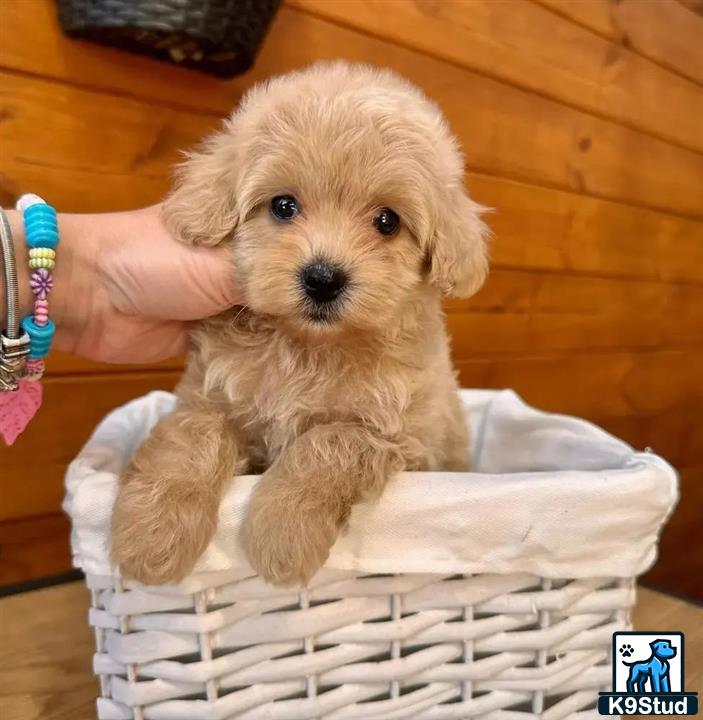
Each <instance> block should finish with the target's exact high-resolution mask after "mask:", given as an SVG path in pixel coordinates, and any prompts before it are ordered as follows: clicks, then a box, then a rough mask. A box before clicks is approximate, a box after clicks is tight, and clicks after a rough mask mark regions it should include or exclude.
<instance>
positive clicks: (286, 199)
mask: <svg viewBox="0 0 703 720" xmlns="http://www.w3.org/2000/svg"><path fill="white" fill-rule="evenodd" d="M480 215H481V208H480V207H479V206H478V205H477V204H475V203H474V202H472V201H471V200H470V199H469V198H468V197H467V196H466V194H465V192H464V187H463V161H462V157H461V154H460V152H459V150H458V147H457V143H456V142H455V140H454V138H453V136H452V135H451V133H450V131H449V129H448V127H447V125H446V123H445V121H444V119H443V117H442V115H441V113H440V111H439V110H438V108H437V107H436V106H435V105H434V104H433V103H432V102H430V101H429V100H428V99H427V98H426V97H425V96H424V95H423V94H422V93H421V92H420V91H419V90H418V89H417V88H415V87H414V86H412V85H410V84H409V83H407V82H406V81H404V80H402V79H401V78H399V77H397V76H395V75H393V74H392V73H390V72H387V71H380V70H375V69H372V68H369V67H365V66H358V65H348V64H344V63H332V64H319V65H315V66H313V67H311V68H309V69H307V70H304V71H300V72H294V73H291V74H288V75H285V76H282V77H279V78H275V79H273V80H271V81H269V82H267V83H264V84H262V85H259V86H257V87H255V88H253V89H252V90H251V91H250V92H249V93H248V94H247V95H246V97H245V98H244V99H243V101H242V103H241V105H240V107H239V109H238V110H236V111H235V113H234V114H233V115H232V116H231V118H230V119H229V120H227V121H226V122H225V123H224V126H223V129H222V130H221V131H220V132H217V133H216V134H214V135H212V136H211V137H209V138H208V139H207V140H206V141H205V143H204V144H203V146H202V147H201V148H200V149H199V150H198V151H197V152H195V153H193V154H191V155H190V156H189V158H188V160H187V161H186V162H185V163H184V164H183V166H182V167H181V169H180V172H179V175H178V182H177V185H176V188H175V190H174V191H173V193H172V194H171V195H170V197H169V198H168V199H167V201H166V203H165V205H164V218H165V221H166V223H167V224H168V227H169V228H170V230H171V231H172V232H173V234H174V235H175V236H176V237H177V238H178V239H179V240H181V241H182V242H184V243H189V244H193V245H208V246H213V245H217V244H219V243H226V244H227V246H228V247H230V248H231V258H232V268H233V273H234V276H235V277H236V281H237V282H238V283H239V285H240V287H241V288H242V290H243V293H244V297H245V300H246V304H245V305H242V306H240V307H235V308H232V309H231V310H230V311H227V312H225V313H222V314H221V315H219V316H217V317H214V318H211V319H209V320H205V321H203V322H202V323H200V324H199V325H198V326H197V327H196V329H195V330H194V332H193V349H192V352H191V355H190V359H189V363H188V368H187V370H186V373H185V376H184V378H183V380H182V382H181V384H180V386H179V388H178V390H177V396H178V402H177V406H176V409H175V411H174V412H173V414H172V415H170V416H168V417H165V418H163V419H162V420H161V421H160V422H159V423H158V425H157V426H156V427H155V428H154V430H153V431H152V433H151V435H150V436H149V437H148V438H147V440H146V441H145V442H144V443H143V445H142V446H141V447H140V448H139V449H138V450H137V452H136V454H135V456H134V458H133V460H132V462H131V464H130V465H129V467H128V468H127V470H126V471H125V473H124V476H123V477H122V480H121V484H120V488H119V494H118V497H117V501H116V505H115V510H114V516H113V526H112V557H113V559H114V561H115V563H116V564H118V565H119V566H120V568H121V570H122V573H123V574H124V575H125V576H127V577H131V578H136V579H137V580H140V581H142V582H145V583H163V582H171V581H177V580H179V579H181V578H182V577H183V576H184V575H186V574H187V573H188V572H190V571H191V570H192V568H193V566H194V564H195V562H196V560H197V559H198V557H199V556H200V554H201V553H202V552H203V550H204V549H205V548H206V546H207V544H208V542H209V541H210V539H211V537H212V534H213V531H214V528H215V524H216V518H217V509H218V504H219V501H220V496H221V493H222V488H223V484H224V483H225V482H226V481H227V480H229V479H230V478H232V477H233V476H235V475H237V474H242V473H250V472H256V473H263V476H262V478H261V480H260V482H259V483H258V485H257V487H256V490H255V492H254V494H253V497H252V499H251V503H250V505H249V508H248V514H247V517H246V521H245V524H244V528H243V531H242V532H243V536H242V539H243V542H244V544H245V547H246V549H247V552H248V555H249V558H250V561H251V564H252V566H253V567H254V568H255V570H256V571H257V572H259V573H260V574H261V575H262V576H263V577H264V578H266V579H267V580H269V581H271V582H274V583H278V584H301V583H305V582H306V581H308V580H309V579H310V577H311V576H312V575H313V574H314V573H315V572H316V571H317V570H318V568H319V567H320V566H321V565H322V564H323V563H324V562H325V559H326V558H327V556H328V554H329V550H330V547H331V546H332V544H333V543H334V541H335V539H336V537H337V535H338V533H339V532H340V529H341V528H342V527H343V526H344V524H345V522H346V520H347V518H348V517H349V513H350V511H351V509H352V507H353V506H354V504H355V503H357V502H359V501H361V500H365V499H368V498H375V497H378V496H379V495H380V493H381V492H382V491H383V488H384V486H385V484H386V481H387V480H388V478H389V476H391V475H392V474H393V473H394V472H396V471H398V470H403V469H426V470H442V469H444V470H459V469H466V468H467V467H468V462H469V459H468V456H467V445H468V441H467V430H466V426H465V422H464V419H463V417H462V413H461V410H460V406H459V401H458V396H457V381H456V378H455V374H454V371H453V369H452V366H451V361H450V356H449V349H448V341H447V335H446V331H445V327H444V321H443V314H442V308H441V299H442V295H443V294H449V295H458V296H462V297H466V296H469V295H471V294H472V293H474V292H475V291H476V290H477V289H478V288H479V287H480V285H481V284H482V282H483V280H484V278H485V276H486V272H487V260H486V248H485V235H486V229H485V226H484V224H483V222H482V221H481V219H480ZM232 541H233V542H235V538H233V539H232Z"/></svg>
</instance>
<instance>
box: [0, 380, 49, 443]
mask: <svg viewBox="0 0 703 720" xmlns="http://www.w3.org/2000/svg"><path fill="white" fill-rule="evenodd" d="M41 401H42V386H41V383H38V382H28V381H27V380H22V381H20V386H19V389H18V390H16V391H15V392H0V435H2V437H3V439H4V440H5V444H6V445H12V443H14V442H15V440H17V438H18V437H19V436H20V435H21V434H22V432H23V431H24V429H25V428H26V427H27V425H29V422H30V420H31V419H32V418H33V417H34V416H35V415H36V412H37V410H39V408H40V407H41Z"/></svg>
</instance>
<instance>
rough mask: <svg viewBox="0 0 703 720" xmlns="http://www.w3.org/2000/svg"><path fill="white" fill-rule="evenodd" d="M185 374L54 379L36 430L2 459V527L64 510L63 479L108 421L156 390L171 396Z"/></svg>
mask: <svg viewBox="0 0 703 720" xmlns="http://www.w3.org/2000/svg"><path fill="white" fill-rule="evenodd" d="M179 376H180V373H178V372H159V373H150V374H138V373H125V374H122V375H98V376H85V377H80V378H70V377H69V378H48V379H47V380H46V381H45V382H44V403H43V405H42V408H41V411H40V412H39V413H38V415H37V416H36V418H35V419H34V420H33V421H32V425H31V427H30V428H29V429H28V430H27V432H26V433H24V434H23V435H22V436H21V437H20V438H19V439H18V440H17V441H16V442H15V444H14V445H13V446H12V447H11V448H10V449H9V450H8V449H6V448H3V451H2V453H0V478H2V483H0V521H2V520H9V519H18V518H23V517H24V518H26V517H32V516H36V515H49V514H52V513H56V512H57V511H58V510H59V509H60V507H61V500H62V498H63V476H64V473H65V471H66V467H67V465H68V463H69V462H70V461H71V460H72V459H73V458H74V457H75V455H76V453H77V452H78V451H79V450H80V448H81V447H82V445H83V444H84V443H85V441H86V440H87V439H88V437H89V436H90V433H91V432H92V431H93V430H94V428H95V426H96V425H97V424H98V423H99V422H100V420H102V418H103V417H104V416H105V415H106V414H107V413H109V412H110V411H111V410H113V409H114V408H116V407H117V406H118V405H122V404H123V403H125V402H127V401H128V400H131V399H133V398H135V397H138V396H140V395H143V394H144V393H147V392H149V391H151V390H156V389H165V390H171V389H172V388H173V387H174V385H175V384H176V382H177V381H178V378H179Z"/></svg>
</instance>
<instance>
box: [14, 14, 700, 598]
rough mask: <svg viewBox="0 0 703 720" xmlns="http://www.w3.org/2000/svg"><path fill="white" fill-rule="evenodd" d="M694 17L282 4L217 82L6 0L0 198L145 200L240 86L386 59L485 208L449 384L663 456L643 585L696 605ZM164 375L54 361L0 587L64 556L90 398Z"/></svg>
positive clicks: (24, 463)
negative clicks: (485, 276) (663, 489)
mask: <svg viewBox="0 0 703 720" xmlns="http://www.w3.org/2000/svg"><path fill="white" fill-rule="evenodd" d="M29 6H31V8H32V11H31V12H28V8H29ZM697 8H699V9H698V10H697ZM699 12H700V5H699V4H698V5H697V0H685V2H680V1H679V0H658V1H655V0H619V1H618V2H616V1H615V0H581V1H578V0H573V1H570V0H464V1H456V2H455V1H453V0H445V1H442V0H415V1H412V0H385V1H383V0H288V2H287V3H286V4H285V5H284V7H283V8H282V9H281V11H280V13H279V15H278V16H277V18H276V20H275V22H274V25H273V28H272V30H271V32H270V34H269V36H268V38H267V40H266V44H265V47H264V48H263V51H262V53H261V56H260V58H259V61H258V63H257V65H256V67H255V69H254V70H253V71H252V72H250V73H249V74H248V75H247V76H246V77H243V78H239V79H237V80H234V81H231V82H221V81H217V80H214V79H210V78H208V77H205V76H201V75H198V74H195V73H190V72H187V71H183V70H179V69H178V68H174V67H170V66H167V65H161V64H158V63H155V62H152V61H150V60H148V59H144V58H139V57H136V56H131V55H127V54H122V53H119V52H116V51H111V50H108V49H103V48H99V47H97V46H93V45H90V44H85V43H82V42H76V41H71V40H68V39H66V38H64V37H63V36H62V35H61V33H60V31H59V30H58V27H57V23H56V20H55V16H54V9H53V2H51V1H50V0H4V1H3V2H2V3H0V29H1V30H2V32H1V33H0V34H1V40H0V201H2V202H3V203H10V202H11V201H13V200H14V199H15V198H16V196H17V195H18V194H20V193H21V192H23V191H26V190H33V191H36V192H38V193H40V194H42V195H45V196H46V197H47V198H50V199H51V200H52V201H53V203H54V204H56V205H57V206H58V208H59V209H61V210H71V211H89V210H90V211H105V210H114V209H121V208H132V207H137V206H141V205H144V204H147V203H151V202H154V201H156V200H158V199H159V198H160V197H161V196H162V194H163V193H164V191H165V190H166V189H167V187H168V184H169V181H168V175H169V167H170V166H171V164H172V163H173V162H174V160H175V159H176V157H177V150H178V149H179V148H185V147H188V146H190V145H192V144H194V143H195V142H196V141H197V140H198V138H200V137H201V136H202V135H203V134H204V133H206V132H207V131H208V130H210V129H211V128H213V127H215V126H216V124H217V122H218V118H219V117H221V116H222V115H223V114H225V113H227V112H228V111H229V110H230V109H231V108H232V107H233V106H234V105H235V104H236V102H237V100H238V98H239V97H240V95H241V93H242V91H243V90H245V89H246V88H247V87H248V86H250V85H251V84H252V83H253V82H254V81H256V80H259V79H261V78H264V77H267V76H268V75H270V74H272V73H277V72H280V71H284V70H288V69H290V68H295V67H301V66H304V65H306V64H308V63H310V62H312V61H314V60H316V59H318V58H335V57H344V58H348V59H351V60H363V61H367V62H370V63H374V64H378V65H387V66H389V67H391V68H393V69H395V70H397V71H398V72H400V73H402V74H403V75H406V76H407V77H408V78H410V79H411V80H413V81H415V82H416V83H418V84H419V85H420V86H422V87H423V88H424V89H425V90H426V91H427V92H428V93H429V94H430V95H431V96H432V97H434V98H435V99H436V100H438V101H439V103H440V104H441V105H442V107H443V108H444V110H445V112H446V114H447V116H448V118H449V120H450V123H451V125H452V127H453V128H454V130H455V131H456V132H457V134H458V135H459V137H460V139H461V141H462V142H463V144H464V146H465V149H466V152H467V156H468V165H469V170H470V172H469V177H468V182H469V186H470V188H471V190H472V193H473V195H474V196H475V197H476V199H478V200H479V201H480V202H482V203H485V204H487V205H490V206H492V207H494V208H496V212H495V213H494V214H493V215H492V216H491V218H490V223H491V225H492V227H493V230H494V232H495V242H494V245H493V250H492V257H493V272H492V276H491V278H490V281H489V282H488V284H487V286H486V288H485V289H484V290H483V291H482V292H481V293H480V294H479V295H478V296H477V297H476V298H474V299H472V300H471V301H468V302H453V303H451V305H450V306H449V311H450V312H449V324H450V327H451V331H452V333H453V337H454V348H455V355H456V361H457V364H458V366H459V368H460V372H461V378H462V381H463V383H464V384H465V385H467V386H477V387H496V388H501V387H513V388H516V389H517V390H518V391H519V392H520V393H521V394H522V395H523V396H524V397H525V398H526V399H527V400H528V401H529V402H531V403H533V404H535V405H538V406H540V407H543V408H546V409H548V410H554V411H561V412H566V413H573V414H577V415H580V416H583V417H587V418H589V419H591V420H593V421H595V422H597V423H599V424H601V425H603V426H604V427H606V428H608V429H609V430H611V431H613V432H614V433H616V434H618V435H620V436H621V437H623V438H625V439H627V440H628V441H630V442H631V443H633V444H634V445H635V446H636V447H638V448H643V447H645V446H651V447H652V448H654V450H655V451H657V452H659V453H661V454H662V455H664V456H665V457H667V458H668V459H669V460H670V461H671V462H672V463H674V464H675V465H676V466H677V467H678V468H679V469H680V470H681V478H682V487H683V500H682V503H681V505H680V507H679V509H678V511H677V513H676V514H675V516H674V518H673V520H672V522H671V525H670V527H669V529H668V530H667V531H666V533H665V535H664V540H663V545H662V560H661V562H660V563H659V565H658V566H657V568H656V569H655V570H654V572H653V573H652V574H651V575H650V578H651V580H652V581H653V582H656V583H658V584H660V585H663V586H665V587H667V588H670V589H672V590H677V591H680V592H685V593H691V594H697V595H698V596H699V597H703V530H702V529H701V522H700V517H701V511H702V510H703V379H702V378H703V320H702V318H703V91H702V85H703V53H702V52H701V47H702V46H703V16H702V15H701V14H699ZM178 368H179V364H178V361H174V362H171V363H166V364H163V365H161V366H158V367H153V366H152V367H129V368H120V367H108V366H104V365H98V364H95V363H90V362H86V361H83V360H80V359H78V358H73V357H67V356H59V355H56V356H54V357H52V359H51V361H50V363H49V377H48V379H47V381H46V405H45V407H44V408H43V410H42V413H41V415H40V416H39V419H38V420H37V421H36V422H35V423H34V424H33V425H32V426H31V430H30V431H29V432H27V434H26V435H25V436H24V437H22V438H21V439H20V440H19V441H18V442H17V444H16V445H15V447H14V448H12V449H11V450H7V449H2V450H0V493H1V495H0V584H8V583H13V582H17V581H20V580H23V579H27V578H32V577H38V576H43V575H51V574H57V573H61V572H64V571H65V570H66V569H67V568H68V567H69V558H68V552H67V544H66V539H67V530H68V527H67V522H66V520H65V519H64V518H63V516H62V515H61V511H60V503H61V497H62V474H63V471H64V468H65V466H66V463H67V462H68V461H69V460H70V459H71V457H72V456H73V455H74V454H75V452H76V451H77V450H78V448H79V447H80V445H81V443H82V442H83V441H84V440H85V439H86V437H87V436H88V434H89V432H90V430H91V428H92V427H93V426H94V425H95V424H96V423H97V421H98V420H99V419H100V418H101V417H102V416H103V415H104V414H105V413H106V412H107V411H108V410H109V409H111V408H113V407H114V406H116V405H118V404H120V403H122V402H124V401H125V400H127V399H129V398H132V397H135V396H137V395H139V394H141V393H144V392H146V391H147V390H150V389H152V388H170V387H172V386H173V384H174V383H175V382H176V379H177V377H178Z"/></svg>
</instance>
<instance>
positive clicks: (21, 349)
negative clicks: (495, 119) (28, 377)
mask: <svg viewBox="0 0 703 720" xmlns="http://www.w3.org/2000/svg"><path fill="white" fill-rule="evenodd" d="M28 354H29V335H27V333H23V334H22V335H21V336H20V337H18V338H9V337H7V335H5V333H0V392H12V391H14V390H17V389H18V388H19V383H20V378H21V377H22V375H24V366H25V361H26V358H27V355H28Z"/></svg>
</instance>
